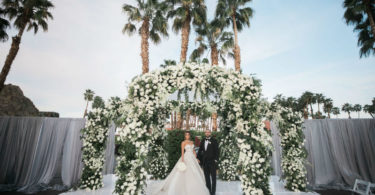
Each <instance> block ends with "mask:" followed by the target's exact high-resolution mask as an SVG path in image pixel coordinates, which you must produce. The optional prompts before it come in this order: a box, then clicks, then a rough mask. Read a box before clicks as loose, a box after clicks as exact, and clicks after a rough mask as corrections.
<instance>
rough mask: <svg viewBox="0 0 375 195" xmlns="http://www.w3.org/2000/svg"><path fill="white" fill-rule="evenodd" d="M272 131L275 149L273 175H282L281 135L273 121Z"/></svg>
mask: <svg viewBox="0 0 375 195" xmlns="http://www.w3.org/2000/svg"><path fill="white" fill-rule="evenodd" d="M270 125H271V132H272V144H273V148H274V150H273V151H272V159H271V164H272V168H273V173H272V175H277V176H279V177H281V143H280V135H279V129H278V128H277V125H276V124H275V123H274V122H273V121H271V122H270Z"/></svg>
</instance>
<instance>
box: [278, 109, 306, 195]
mask: <svg viewBox="0 0 375 195" xmlns="http://www.w3.org/2000/svg"><path fill="white" fill-rule="evenodd" d="M271 107H272V108H271V110H273V111H274V112H273V114H272V115H273V119H274V120H276V121H277V123H278V127H279V129H280V137H281V147H282V149H283V150H282V162H281V167H282V171H283V178H284V179H285V181H286V186H285V187H286V189H288V190H291V191H295V192H299V191H306V185H307V177H306V174H307V171H306V167H305V162H306V157H307V151H306V149H305V147H304V142H305V139H304V134H303V131H302V124H303V117H302V113H299V112H293V110H292V109H291V108H286V107H281V106H280V105H277V104H273V105H271Z"/></svg>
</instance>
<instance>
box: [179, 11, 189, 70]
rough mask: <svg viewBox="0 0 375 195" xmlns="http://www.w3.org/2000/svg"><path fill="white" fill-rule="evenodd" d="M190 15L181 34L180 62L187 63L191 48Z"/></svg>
mask: <svg viewBox="0 0 375 195" xmlns="http://www.w3.org/2000/svg"><path fill="white" fill-rule="evenodd" d="M190 21H191V18H190V14H187V18H186V20H185V21H184V25H183V27H182V32H181V55H180V62H183V63H184V62H186V56H187V51H188V46H189V35H190Z"/></svg>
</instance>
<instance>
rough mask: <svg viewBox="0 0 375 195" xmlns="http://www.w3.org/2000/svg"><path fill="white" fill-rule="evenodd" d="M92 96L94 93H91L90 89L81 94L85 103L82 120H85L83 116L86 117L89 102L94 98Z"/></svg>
mask: <svg viewBox="0 0 375 195" xmlns="http://www.w3.org/2000/svg"><path fill="white" fill-rule="evenodd" d="M94 94H95V93H94V91H92V90H91V89H86V91H85V93H84V94H83V97H84V98H85V101H86V102H87V103H86V108H85V112H84V113H83V118H85V116H86V115H87V108H88V106H89V102H91V101H92V99H93V98H94Z"/></svg>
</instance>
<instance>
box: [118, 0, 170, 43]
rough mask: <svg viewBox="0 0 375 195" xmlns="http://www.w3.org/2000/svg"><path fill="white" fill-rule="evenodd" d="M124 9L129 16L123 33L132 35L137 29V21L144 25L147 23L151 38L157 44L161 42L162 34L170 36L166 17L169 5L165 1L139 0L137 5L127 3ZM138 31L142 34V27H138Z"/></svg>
mask: <svg viewBox="0 0 375 195" xmlns="http://www.w3.org/2000/svg"><path fill="white" fill-rule="evenodd" d="M122 9H123V11H124V13H125V14H126V15H127V16H128V23H126V24H125V26H124V28H123V30H122V32H123V33H128V35H132V34H134V33H135V32H136V31H137V27H136V23H142V27H143V26H144V25H145V24H146V23H147V25H146V26H147V27H148V29H146V30H147V32H148V33H149V38H150V39H151V41H153V42H154V43H155V44H157V43H160V41H161V37H160V35H162V36H165V37H168V21H167V19H166V17H165V15H166V12H167V11H168V6H167V4H166V3H165V2H159V1H157V0H146V1H137V5H136V6H133V5H130V4H125V5H124V6H123V8H122ZM142 27H141V28H142ZM138 32H139V35H142V34H141V32H142V31H141V29H138Z"/></svg>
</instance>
